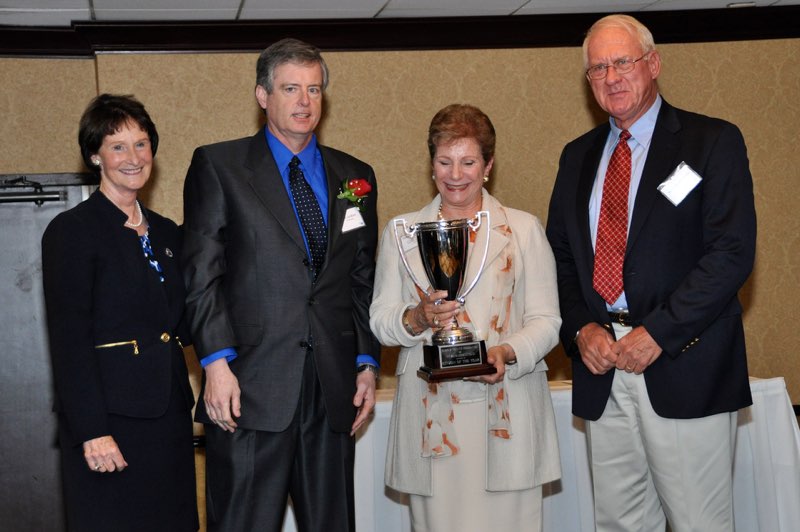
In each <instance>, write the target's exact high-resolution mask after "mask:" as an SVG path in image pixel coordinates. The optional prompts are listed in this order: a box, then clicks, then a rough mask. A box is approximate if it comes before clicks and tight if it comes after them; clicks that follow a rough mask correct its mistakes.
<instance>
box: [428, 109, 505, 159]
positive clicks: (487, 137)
mask: <svg viewBox="0 0 800 532" xmlns="http://www.w3.org/2000/svg"><path fill="white" fill-rule="evenodd" d="M463 138H473V139H475V140H476V141H477V143H478V146H480V148H481V154H482V155H483V161H484V162H486V163H488V162H489V161H490V160H491V159H492V157H494V146H495V141H496V136H495V132H494V126H493V125H492V121H491V120H489V117H488V116H486V113H484V112H483V111H481V110H480V109H478V108H477V107H475V106H474V105H469V104H460V103H454V104H451V105H448V106H447V107H445V108H444V109H442V110H440V111H439V112H438V113H436V115H434V117H433V120H431V125H430V127H429V128H428V150H429V151H430V154H431V159H433V157H434V155H436V147H437V146H438V145H439V144H449V143H451V142H453V141H455V140H459V139H463Z"/></svg>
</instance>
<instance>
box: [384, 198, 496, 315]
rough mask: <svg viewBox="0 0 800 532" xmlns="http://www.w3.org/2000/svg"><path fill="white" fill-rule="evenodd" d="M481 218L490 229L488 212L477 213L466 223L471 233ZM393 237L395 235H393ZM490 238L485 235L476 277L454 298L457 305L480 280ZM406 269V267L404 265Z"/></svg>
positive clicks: (488, 235)
mask: <svg viewBox="0 0 800 532" xmlns="http://www.w3.org/2000/svg"><path fill="white" fill-rule="evenodd" d="M481 216H485V217H486V227H487V229H491V228H492V224H491V217H490V216H489V211H478V213H477V214H476V215H475V220H474V221H473V220H470V221H468V222H467V225H469V228H470V229H472V230H473V231H475V232H476V233H477V232H478V229H480V227H481ZM403 223H404V225H405V220H403ZM395 235H396V233H395ZM490 236H491V234H490V233H487V234H486V245H485V246H484V248H483V258H481V265H480V268H478V273H477V275H475V278H474V279H473V280H472V283H471V284H470V285H469V287H468V288H467V289H466V290H464V292H462V293H461V295H459V296H458V297H456V300H457V301H458V302H459V303H461V304H462V305H463V304H464V300H465V299H466V297H467V294H469V293H470V292H472V289H473V288H475V285H476V284H477V283H478V279H480V278H481V275H482V274H483V268H484V266H486V256H487V255H488V254H489V237H490ZM401 255H402V252H401ZM406 267H408V266H407V265H406Z"/></svg>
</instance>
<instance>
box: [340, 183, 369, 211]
mask: <svg viewBox="0 0 800 532" xmlns="http://www.w3.org/2000/svg"><path fill="white" fill-rule="evenodd" d="M371 191H372V185H370V184H369V181H367V180H366V179H345V180H344V181H342V186H341V189H340V190H339V195H338V196H336V197H337V198H339V199H346V200H348V201H350V202H352V203H353V204H354V205H355V206H356V207H358V210H359V211H363V210H364V200H366V199H367V194H369V193H370V192H371Z"/></svg>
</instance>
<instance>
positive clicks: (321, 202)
mask: <svg viewBox="0 0 800 532" xmlns="http://www.w3.org/2000/svg"><path fill="white" fill-rule="evenodd" d="M327 82H328V70H327V66H326V65H325V62H324V60H323V59H322V56H321V55H320V53H319V50H318V49H316V48H315V47H313V46H311V45H308V44H306V43H303V42H300V41H297V40H294V39H284V40H282V41H279V42H277V43H275V44H273V45H272V46H270V47H269V48H267V49H266V50H264V52H262V54H261V56H260V58H259V60H258V66H257V86H256V90H255V93H256V99H257V101H258V103H259V105H260V106H261V107H262V108H263V109H264V110H265V112H266V119H267V124H266V127H265V128H264V130H262V131H259V132H258V133H257V134H256V135H254V136H253V137H251V138H244V139H239V140H233V141H228V142H222V143H219V144H213V145H210V146H203V147H200V148H198V149H197V150H196V151H195V153H194V157H193V159H192V163H191V167H190V168H189V171H188V174H187V176H186V183H185V188H184V229H185V255H184V257H185V264H186V267H185V279H186V283H187V287H188V296H187V313H188V317H189V321H190V325H191V327H192V331H193V333H194V334H196V338H195V349H196V351H197V353H198V357H199V358H200V360H201V364H202V365H203V367H204V379H203V391H202V393H201V398H200V401H199V403H198V407H197V420H198V421H201V422H203V423H205V428H206V480H207V510H208V511H207V513H208V529H209V530H210V531H217V530H219V531H221V530H224V531H226V532H228V531H250V530H275V531H277V530H280V528H281V522H282V520H283V516H284V513H285V511H286V502H287V496H288V495H291V498H292V503H293V508H294V513H295V516H296V518H297V521H298V524H299V528H300V530H301V531H322V530H326V531H352V530H354V528H355V525H354V502H353V465H354V453H355V442H354V436H353V434H354V433H355V431H356V430H357V429H358V427H359V426H361V424H362V423H363V422H364V421H365V420H366V419H367V417H368V415H369V413H370V412H371V410H372V408H373V406H374V404H375V381H376V375H377V366H378V361H377V357H378V356H379V352H380V351H379V349H380V346H379V345H378V343H377V341H376V340H375V338H374V336H373V335H372V333H371V332H370V329H369V319H368V310H369V306H370V302H371V299H372V283H373V276H374V268H375V266H374V254H375V247H376V238H377V217H376V207H377V205H376V203H377V188H376V183H375V176H374V172H373V170H372V168H371V167H370V166H369V165H367V164H365V163H363V162H361V161H359V160H358V159H356V158H354V157H352V156H350V155H347V154H345V153H342V152H340V151H337V150H334V149H332V148H328V147H325V146H321V145H319V144H317V140H316V136H315V135H314V129H315V128H316V126H317V124H318V123H319V119H320V116H321V113H322V96H323V91H324V89H325V87H326V86H327ZM298 172H299V173H298ZM353 179H361V180H364V182H366V183H367V184H368V186H366V187H362V191H361V192H362V193H363V190H364V189H365V188H371V192H370V193H369V194H368V195H366V196H361V198H362V201H361V203H360V204H356V203H355V202H353V201H351V200H348V199H347V198H346V197H345V198H337V195H339V194H340V192H342V190H341V189H342V188H347V182H348V181H349V180H353ZM296 186H297V187H300V188H303V187H304V190H305V192H304V191H303V190H300V188H295V187H296ZM312 193H313V195H312ZM309 213H310V214H309ZM320 228H321V232H320ZM320 239H321V240H320Z"/></svg>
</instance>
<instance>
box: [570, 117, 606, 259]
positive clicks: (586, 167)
mask: <svg viewBox="0 0 800 532" xmlns="http://www.w3.org/2000/svg"><path fill="white" fill-rule="evenodd" d="M609 130H610V126H609V125H608V123H606V124H605V126H604V127H601V128H599V129H598V131H597V135H596V136H595V138H594V142H593V144H592V146H591V148H590V149H589V150H588V151H587V152H586V156H585V157H584V158H583V164H582V166H581V173H580V176H579V177H578V186H577V191H576V195H575V200H576V201H575V203H576V204H575V215H576V219H575V223H576V224H577V227H578V231H579V232H580V235H581V239H580V241H581V243H582V245H583V250H582V251H583V258H584V260H585V261H586V262H585V264H584V266H585V267H586V268H587V269H588V271H589V272H590V274H591V272H592V271H593V270H594V248H593V247H592V234H591V232H590V230H589V216H588V214H587V213H588V212H589V201H590V200H591V197H592V188H593V187H594V182H595V180H596V179H597V168H598V167H599V166H600V159H601V158H602V156H603V148H604V147H605V145H606V140H607V139H608V132H609Z"/></svg>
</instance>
